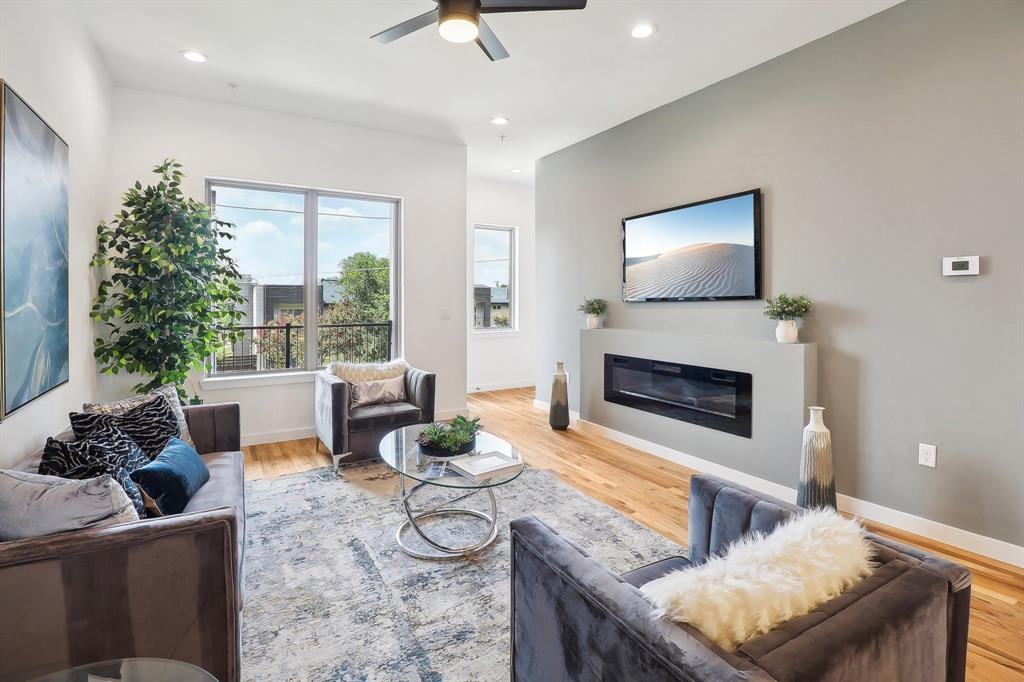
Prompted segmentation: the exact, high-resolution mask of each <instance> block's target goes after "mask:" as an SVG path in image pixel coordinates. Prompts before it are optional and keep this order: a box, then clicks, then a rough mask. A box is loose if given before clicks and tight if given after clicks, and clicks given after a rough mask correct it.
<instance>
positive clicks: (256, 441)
mask: <svg viewBox="0 0 1024 682" xmlns="http://www.w3.org/2000/svg"><path fill="white" fill-rule="evenodd" d="M458 415H462V416H463V417H468V416H469V410H468V409H466V408H461V409H458V410H442V411H440V412H436V413H434V419H451V418H452V417H455V416H458ZM315 435H316V427H313V426H307V427H303V428H299V429H285V430H283V431H264V432H263V433H243V434H242V445H243V446H246V445H263V444H265V443H280V442H281V441H286V440H299V439H301V438H312V437H313V436H315Z"/></svg>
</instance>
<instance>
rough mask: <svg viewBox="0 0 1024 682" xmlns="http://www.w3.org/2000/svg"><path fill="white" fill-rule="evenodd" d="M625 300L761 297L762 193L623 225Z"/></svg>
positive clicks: (669, 210)
mask: <svg viewBox="0 0 1024 682" xmlns="http://www.w3.org/2000/svg"><path fill="white" fill-rule="evenodd" d="M622 251H623V258H622V300H624V301H626V302H636V301H722V300H729V299H757V298H761V190H760V189H752V190H750V191H749V192H740V193H738V194H730V195H729V196H724V197H718V198H717V199H708V200H706V201H698V202H696V203H693V204H686V205H685V206H677V207H676V208H666V209H663V210H661V211H654V212H653V213H645V214H643V215H638V216H633V217H631V218H625V219H623V221H622Z"/></svg>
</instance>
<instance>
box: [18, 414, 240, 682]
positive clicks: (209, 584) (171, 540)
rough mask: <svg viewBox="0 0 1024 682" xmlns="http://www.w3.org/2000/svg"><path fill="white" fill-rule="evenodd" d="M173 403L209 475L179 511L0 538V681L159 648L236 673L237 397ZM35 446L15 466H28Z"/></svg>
mask: <svg viewBox="0 0 1024 682" xmlns="http://www.w3.org/2000/svg"><path fill="white" fill-rule="evenodd" d="M183 409H184V411H185V420H186V422H187V424H188V428H189V432H190V433H191V435H192V440H193V441H194V442H195V446H196V450H198V451H199V454H200V455H201V456H202V458H203V461H204V462H205V463H206V466H207V467H208V468H209V470H210V480H208V481H207V482H206V483H205V484H204V485H203V486H202V487H201V488H200V489H199V490H198V491H197V492H196V494H195V495H194V496H193V497H192V499H191V500H190V501H189V503H188V505H187V506H186V507H185V510H184V511H183V512H182V513H180V514H174V515H169V516H162V517H159V518H146V519H140V520H138V521H132V522H129V523H122V524H119V525H113V526H106V527H101V528H86V529H83V530H76V531H68V532H64V533H54V534H52V535H45V536H42V537H36V538H29V539H25V540H14V541H10V542H0V614H2V616H0V682H23V681H24V680H27V679H32V678H34V677H38V676H41V675H44V674H47V673H51V672H55V671H58V670H64V669H67V668H71V667H74V666H79V665H85V664H86V663H95V662H99V661H107V660H112V659H116V658H170V659H174V660H179V661H185V662H188V663H192V664H193V665H197V666H199V667H200V668H203V669H204V670H207V671H208V672H209V673H210V674H211V675H213V676H214V677H216V678H217V679H218V680H220V682H238V680H239V679H241V646H240V643H241V634H240V633H241V629H240V622H241V616H240V610H241V608H242V576H243V566H244V562H243V550H244V548H245V466H244V457H243V455H242V452H241V450H242V447H241V442H240V440H241V439H240V430H239V424H240V421H239V406H238V403H221V404H214V405H200V406H194V407H185V408H183ZM61 437H62V438H64V439H70V438H71V437H72V436H71V434H70V432H65V433H64V434H61ZM40 455H41V452H39V453H36V454H35V455H34V456H33V457H32V458H30V459H29V460H26V462H24V463H23V465H25V466H26V467H27V466H36V467H38V461H37V460H38V457H39V456H40ZM18 468H19V469H21V468H23V467H21V466H19V467H18ZM24 470H29V469H27V468H26V469H24Z"/></svg>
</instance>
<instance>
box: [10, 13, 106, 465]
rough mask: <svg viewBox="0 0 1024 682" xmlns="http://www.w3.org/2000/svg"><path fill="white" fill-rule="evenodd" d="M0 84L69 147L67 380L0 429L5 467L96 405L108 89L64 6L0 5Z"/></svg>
mask: <svg viewBox="0 0 1024 682" xmlns="http://www.w3.org/2000/svg"><path fill="white" fill-rule="evenodd" d="M0 78H3V79H5V80H7V82H8V83H9V84H10V86H11V87H12V88H14V89H15V90H16V91H17V92H18V94H20V95H21V96H22V97H23V98H24V99H25V101H26V102H28V103H29V105H31V106H32V107H33V108H34V109H35V110H36V111H37V112H39V114H40V115H41V116H42V117H43V118H44V119H45V120H46V122H47V123H49V124H50V126H51V127H53V129H54V130H56V131H57V132H58V133H59V134H60V135H61V137H63V138H64V140H65V141H66V142H67V143H68V145H69V147H70V152H69V160H70V182H71V187H70V223H69V231H70V234H69V237H70V239H69V258H70V271H69V273H68V278H69V282H70V289H71V291H70V299H69V303H68V306H69V334H70V338H71V348H70V368H69V371H70V381H69V382H68V383H67V384H65V385H64V386H62V387H60V388H58V389H56V390H54V391H53V392H51V393H49V394H48V395H46V396H44V397H43V398H41V399H40V400H37V401H35V402H33V403H31V404H29V405H27V406H26V407H24V408H22V409H21V410H19V411H17V412H15V413H14V414H12V415H10V416H9V417H8V418H7V420H6V421H4V422H3V423H2V424H0V467H5V466H10V465H12V464H14V463H16V462H18V461H20V460H21V459H22V458H24V456H25V455H27V454H29V453H31V452H32V451H34V450H35V449H37V448H38V447H40V446H41V445H42V444H43V442H44V441H45V440H46V437H47V436H49V435H53V434H54V433H56V432H58V431H61V430H63V429H64V428H66V427H67V423H68V419H67V415H68V412H70V411H72V410H77V409H81V407H82V403H83V402H86V401H91V400H93V399H94V398H95V396H96V392H97V388H96V363H95V361H94V360H93V357H92V323H91V322H90V320H89V308H90V305H91V302H90V296H91V291H92V287H91V286H87V283H89V282H90V281H91V279H90V270H89V259H90V257H91V256H92V252H93V248H94V245H95V234H96V232H95V230H96V224H97V223H98V222H99V220H100V218H101V217H102V214H101V210H100V209H101V207H103V206H104V203H105V202H104V201H102V200H101V198H102V197H103V196H104V193H105V189H106V185H105V179H106V175H107V157H108V149H109V142H110V120H111V113H110V112H111V109H110V107H111V101H110V100H111V86H110V79H109V77H108V76H107V72H106V70H105V68H104V67H103V65H102V63H101V62H100V61H99V58H98V57H97V55H96V53H95V52H94V50H93V47H92V43H91V42H89V40H88V38H87V37H86V34H85V32H84V29H83V28H82V26H81V21H80V16H79V14H78V9H77V8H76V7H75V6H73V5H72V4H71V3H64V2H17V1H13V2H11V1H8V2H0Z"/></svg>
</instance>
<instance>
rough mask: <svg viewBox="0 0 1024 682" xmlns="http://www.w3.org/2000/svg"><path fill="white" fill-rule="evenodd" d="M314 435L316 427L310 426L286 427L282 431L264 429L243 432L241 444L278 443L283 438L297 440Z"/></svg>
mask: <svg viewBox="0 0 1024 682" xmlns="http://www.w3.org/2000/svg"><path fill="white" fill-rule="evenodd" d="M315 435H316V429H315V428H314V427H312V426H309V427H304V428H301V429H286V430H284V431H264V432H263V433H243V434H242V445H243V446H245V445H262V444H264V443H279V442H281V441H283V440H299V439H300V438H312V437H313V436H315Z"/></svg>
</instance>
